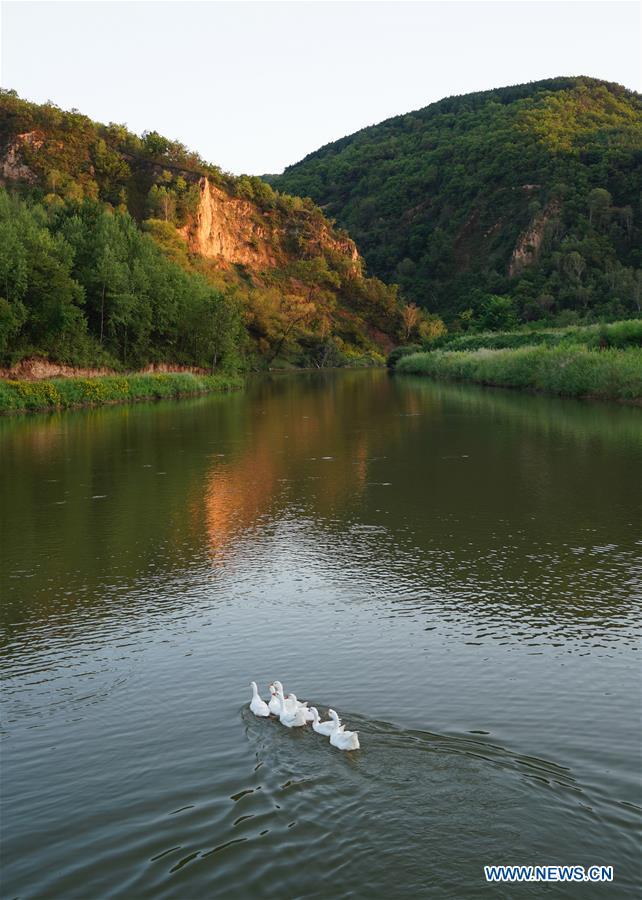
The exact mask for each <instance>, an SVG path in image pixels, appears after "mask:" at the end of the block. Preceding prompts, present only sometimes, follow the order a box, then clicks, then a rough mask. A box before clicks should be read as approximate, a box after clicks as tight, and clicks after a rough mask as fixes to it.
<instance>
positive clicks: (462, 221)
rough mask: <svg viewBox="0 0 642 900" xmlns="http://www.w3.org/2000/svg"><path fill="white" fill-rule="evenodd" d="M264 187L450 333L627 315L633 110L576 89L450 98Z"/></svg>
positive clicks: (635, 100) (639, 114)
mask: <svg viewBox="0 0 642 900" xmlns="http://www.w3.org/2000/svg"><path fill="white" fill-rule="evenodd" d="M268 178H269V180H270V182H271V183H272V184H273V185H274V186H275V187H278V189H279V190H287V191H289V192H291V193H295V194H299V195H301V196H309V197H311V198H312V199H313V200H314V201H315V202H316V203H319V204H320V205H321V206H322V208H323V210H324V212H325V213H326V214H328V215H330V216H334V217H336V220H337V221H338V223H339V224H340V225H341V226H343V227H345V228H347V229H348V230H349V232H350V234H351V236H352V237H353V238H354V239H355V241H356V242H357V244H358V246H359V249H360V251H361V252H362V253H363V255H364V257H365V259H366V262H367V264H368V267H369V269H370V271H372V272H373V273H374V274H376V275H377V276H378V277H379V278H382V279H384V280H386V281H389V282H398V283H399V284H400V286H401V288H402V291H403V293H404V295H405V296H406V298H409V299H412V300H414V301H416V302H417V303H418V304H420V305H421V306H423V307H425V308H427V309H429V310H432V311H434V312H437V313H439V314H440V315H443V316H444V317H445V318H446V319H447V321H448V322H449V323H456V324H457V327H461V328H467V327H471V326H472V327H475V326H476V327H485V328H491V329H492V328H505V327H511V326H513V325H514V324H515V323H517V322H519V321H533V320H535V321H539V320H544V321H545V320H551V319H554V320H556V321H558V322H559V323H561V324H563V323H564V322H567V323H571V322H573V321H577V320H585V319H590V318H595V317H601V318H616V317H624V316H627V315H630V314H632V313H633V314H636V313H637V312H639V310H640V298H641V292H642V274H641V272H640V266H641V265H642V208H641V192H642V98H641V97H640V95H638V94H636V93H633V92H631V91H628V90H626V89H625V88H623V87H620V86H619V85H616V84H609V83H606V82H601V81H596V80H594V79H591V78H556V79H550V80H547V81H540V82H536V83H532V84H526V85H519V86H516V87H506V88H502V89H498V90H492V91H485V92H482V93H476V94H468V95H465V96H460V97H452V98H448V99H445V100H441V101H439V102H438V103H433V104H431V105H430V106H427V107H426V108H425V109H421V110H417V111H416V112H411V113H408V114H407V115H402V116H396V117H395V118H393V119H389V120H387V121H385V122H382V123H381V124H379V125H375V126H372V127H369V128H364V129H363V130H362V131H359V132H357V133H356V134H353V135H351V136H349V137H345V138H343V139H341V140H339V141H335V142H334V143H332V144H328V145H327V146H325V147H322V148H321V149H320V150H318V151H316V152H315V153H311V154H310V155H309V156H307V157H306V158H305V159H303V160H302V161H301V162H299V163H297V164H296V165H293V166H290V167H289V168H287V169H286V170H285V172H284V173H283V174H282V175H280V176H268Z"/></svg>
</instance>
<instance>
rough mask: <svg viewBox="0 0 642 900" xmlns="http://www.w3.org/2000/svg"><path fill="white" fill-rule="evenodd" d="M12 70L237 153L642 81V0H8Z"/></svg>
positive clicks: (146, 124) (5, 70)
mask: <svg viewBox="0 0 642 900" xmlns="http://www.w3.org/2000/svg"><path fill="white" fill-rule="evenodd" d="M0 27H1V51H2V55H1V57H0V82H1V84H2V86H3V87H6V88H14V89H15V90H17V91H18V93H19V94H20V95H21V96H22V97H25V98H26V99H29V100H34V101H37V102H44V101H46V100H52V101H53V102H54V103H57V104H58V105H59V106H61V107H63V108H64V109H70V108H71V107H76V108H77V109H79V110H80V111H81V112H83V113H86V114H87V115H89V116H91V117H92V118H93V119H97V120H98V121H102V122H122V123H125V124H126V125H127V126H128V127H129V128H130V129H131V130H132V131H135V132H137V133H140V132H142V131H144V130H145V129H147V130H156V131H159V132H160V133H161V134H164V135H166V136H167V137H169V138H176V139H178V140H180V141H182V142H183V143H184V144H186V145H187V146H188V147H190V149H193V150H196V151H197V152H198V153H200V154H201V156H202V157H204V158H205V159H207V160H208V161H210V162H214V163H216V164H217V165H220V166H221V167H222V168H223V169H225V170H227V171H230V172H234V173H237V174H238V173H241V172H247V173H249V174H256V175H259V174H264V173H267V172H275V173H276V172H280V171H282V170H283V168H284V167H285V166H286V165H289V164H290V163H294V162H297V161H298V160H299V159H301V158H302V157H303V156H305V155H306V153H309V152H311V151H313V150H316V149H317V148H318V147H320V146H322V145H323V144H326V143H328V142H329V141H332V140H335V139H337V138H340V137H342V136H344V135H346V134H351V133H352V132H354V131H357V130H358V129H359V128H362V127H364V126H366V125H371V124H374V123H376V122H380V121H382V120H383V119H386V118H388V117H390V116H393V115H397V114H400V113H405V112H409V111H410V110H413V109H418V108H420V107H422V106H426V105H427V104H428V103H431V102H433V101H435V100H439V99H441V98H442V97H446V96H450V95H453V94H463V93H468V92H469V91H479V90H486V89H488V88H493V87H502V86H504V85H509V84H519V83H521V82H526V81H535V80H537V79H540V78H549V77H552V76H555V75H591V76H593V77H596V78H604V79H607V80H608V81H616V82H619V83H620V84H623V85H625V86H626V87H628V88H633V89H636V90H640V89H641V83H640V81H641V74H640V5H639V4H638V3H637V2H635V0H633V2H585V0H578V2H543V0H540V2H521V0H507V2H485V0H481V2H456V0H451V2H368V0H364V2H269V0H268V2H235V3H230V2H207V0H203V2H180V3H176V2H158V0H150V2H100V3H89V2H75V3H59V2H48V3H41V2H25V0H23V2H16V0H11V2H3V3H2V4H1V20H0Z"/></svg>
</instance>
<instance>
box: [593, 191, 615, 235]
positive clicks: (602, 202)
mask: <svg viewBox="0 0 642 900" xmlns="http://www.w3.org/2000/svg"><path fill="white" fill-rule="evenodd" d="M612 203H613V198H612V197H611V195H610V194H609V192H608V191H607V190H605V188H594V189H593V190H592V191H591V193H590V194H589V195H588V208H589V222H590V223H591V224H594V225H595V226H596V227H598V228H599V227H604V226H605V225H606V224H608V219H609V216H610V212H611V204H612Z"/></svg>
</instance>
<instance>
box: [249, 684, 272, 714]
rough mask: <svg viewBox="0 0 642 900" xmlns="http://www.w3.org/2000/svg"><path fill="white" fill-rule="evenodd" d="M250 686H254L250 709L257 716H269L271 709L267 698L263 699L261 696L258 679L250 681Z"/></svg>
mask: <svg viewBox="0 0 642 900" xmlns="http://www.w3.org/2000/svg"><path fill="white" fill-rule="evenodd" d="M250 687H251V688H252V699H251V700H250V709H251V710H252V712H253V713H254V715H255V716H269V715H270V710H269V708H268V705H267V703H266V702H265V700H261V698H260V697H259V689H258V688H257V686H256V681H250Z"/></svg>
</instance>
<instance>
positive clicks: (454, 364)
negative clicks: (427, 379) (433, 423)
mask: <svg viewBox="0 0 642 900" xmlns="http://www.w3.org/2000/svg"><path fill="white" fill-rule="evenodd" d="M395 371H396V372H399V373H405V374H413V375H428V376H431V377H433V378H447V379H453V380H457V381H472V382H476V383H478V384H486V385H494V386H496V387H511V388H521V389H522V390H534V391H543V392H546V393H550V394H558V395H561V396H567V397H595V398H599V399H602V400H625V401H629V402H641V401H642V349H640V348H639V347H632V348H627V349H615V348H609V349H603V350H599V349H591V348H589V347H586V346H584V347H583V346H579V345H575V346H559V347H553V348H551V347H546V346H538V347H523V348H520V349H499V350H493V349H485V348H484V349H480V350H473V351H448V350H443V351H442V350H436V351H433V352H426V353H423V352H420V353H413V354H410V355H408V356H404V357H402V358H401V359H399V361H398V362H397V365H396V368H395Z"/></svg>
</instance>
